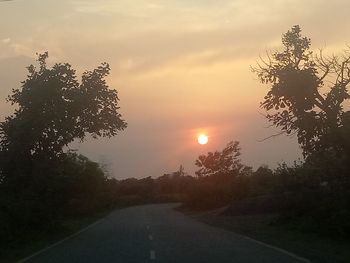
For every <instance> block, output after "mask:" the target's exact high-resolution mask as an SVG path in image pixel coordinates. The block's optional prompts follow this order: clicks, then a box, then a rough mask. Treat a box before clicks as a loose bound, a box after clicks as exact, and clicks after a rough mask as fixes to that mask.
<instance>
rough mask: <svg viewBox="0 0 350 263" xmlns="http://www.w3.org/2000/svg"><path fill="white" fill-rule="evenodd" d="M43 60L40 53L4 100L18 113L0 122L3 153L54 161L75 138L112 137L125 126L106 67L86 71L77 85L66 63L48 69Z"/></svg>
mask: <svg viewBox="0 0 350 263" xmlns="http://www.w3.org/2000/svg"><path fill="white" fill-rule="evenodd" d="M47 58H48V53H47V52H46V53H44V54H40V55H39V56H38V62H39V68H36V67H35V66H33V65H30V66H29V67H28V72H29V74H28V76H27V79H26V80H25V81H23V82H22V86H21V87H20V88H18V89H13V93H12V95H11V96H9V97H8V101H9V102H11V103H12V104H16V105H17V109H16V111H15V113H14V114H13V115H12V116H9V117H7V118H6V119H5V121H4V122H1V123H0V146H1V150H2V152H6V153H7V154H10V155H12V157H13V156H17V157H18V156H22V157H26V158H32V157H39V158H46V159H54V158H56V157H59V155H60V154H62V153H63V149H64V147H65V146H68V145H69V144H70V143H71V142H73V141H74V140H75V139H79V140H81V141H82V140H84V138H85V137H86V136H87V135H88V134H90V135H91V136H92V137H94V138H97V137H101V136H103V137H104V136H107V137H111V136H114V135H116V134H117V132H118V131H121V130H124V129H125V128H126V122H125V121H124V120H123V119H122V118H121V115H120V113H119V112H118V110H119V107H118V100H119V99H118V94H117V91H116V90H114V89H109V87H108V85H107V84H106V80H105V78H106V76H108V75H109V72H110V68H109V65H108V64H107V63H102V65H101V66H99V67H97V68H96V69H94V70H92V71H85V72H84V73H83V75H82V79H81V82H80V83H79V82H78V80H77V77H76V71H75V70H74V69H72V66H71V65H70V64H68V63H63V64H62V63H58V64H55V65H54V66H53V67H52V68H49V67H48V66H47V63H46V60H47Z"/></svg>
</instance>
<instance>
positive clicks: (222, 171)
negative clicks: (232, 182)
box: [195, 141, 243, 177]
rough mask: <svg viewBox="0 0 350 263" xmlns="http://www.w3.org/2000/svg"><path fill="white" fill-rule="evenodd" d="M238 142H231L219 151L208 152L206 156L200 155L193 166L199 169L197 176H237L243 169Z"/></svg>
mask: <svg viewBox="0 0 350 263" xmlns="http://www.w3.org/2000/svg"><path fill="white" fill-rule="evenodd" d="M240 150H241V149H240V147H239V142H237V141H235V142H233V141H231V142H229V143H228V144H227V145H226V147H225V148H224V149H223V150H222V151H221V152H219V151H215V152H208V154H207V155H200V156H199V157H198V159H197V160H196V162H195V164H196V166H198V167H199V168H200V169H199V170H197V171H196V175H197V176H200V177H202V176H214V175H221V176H230V175H232V176H233V175H238V173H239V172H240V171H241V169H242V168H243V165H242V164H241V160H240V159H239V158H238V157H239V156H240V155H241V152H240Z"/></svg>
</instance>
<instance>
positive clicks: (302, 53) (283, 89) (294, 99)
mask: <svg viewBox="0 0 350 263" xmlns="http://www.w3.org/2000/svg"><path fill="white" fill-rule="evenodd" d="M282 43H283V46H284V50H283V51H281V52H275V53H272V54H268V57H267V60H263V59H262V60H261V62H260V63H259V64H258V67H256V68H254V69H253V71H254V72H255V73H256V74H257V75H258V77H259V78H260V80H261V82H262V83H264V84H268V85H270V90H269V91H268V93H267V95H266V96H265V98H264V100H263V101H262V103H261V108H263V109H265V110H266V111H267V115H266V118H267V119H268V120H269V121H270V122H272V124H273V125H275V126H277V127H280V128H281V129H282V132H284V133H286V134H289V135H290V134H296V135H297V137H298V141H299V143H300V144H301V146H302V148H303V152H304V155H305V156H306V157H309V156H311V155H312V154H315V153H317V152H320V151H331V152H334V153H335V154H336V155H337V156H344V154H346V155H347V158H349V157H350V155H349V148H348V146H349V138H348V136H345V133H346V131H349V128H348V127H349V125H350V124H349V121H350V118H349V115H350V112H349V111H346V110H345V102H346V101H347V100H348V99H349V98H350V95H349V92H348V90H347V86H348V84H349V83H350V51H347V52H345V53H344V54H342V56H339V57H337V56H331V57H325V56H324V55H323V53H322V50H321V51H320V52H319V53H318V54H317V55H314V54H313V52H312V51H310V45H311V40H310V39H309V38H307V37H303V36H302V35H301V29H300V27H299V26H298V25H296V26H293V27H292V29H291V30H289V31H288V32H287V33H285V34H284V35H283V36H282Z"/></svg>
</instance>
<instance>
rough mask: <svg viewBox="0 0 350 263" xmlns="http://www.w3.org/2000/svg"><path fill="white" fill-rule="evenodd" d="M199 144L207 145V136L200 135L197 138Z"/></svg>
mask: <svg viewBox="0 0 350 263" xmlns="http://www.w3.org/2000/svg"><path fill="white" fill-rule="evenodd" d="M197 140H198V143H199V144H202V145H204V144H207V143H208V136H207V135H205V134H200V135H199V136H198V138H197Z"/></svg>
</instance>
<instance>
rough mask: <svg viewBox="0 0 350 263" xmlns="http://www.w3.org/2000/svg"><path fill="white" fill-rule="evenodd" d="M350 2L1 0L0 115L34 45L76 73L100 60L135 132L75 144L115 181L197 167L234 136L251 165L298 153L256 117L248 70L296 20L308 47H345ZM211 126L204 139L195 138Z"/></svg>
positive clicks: (256, 97)
mask: <svg viewBox="0 0 350 263" xmlns="http://www.w3.org/2000/svg"><path fill="white" fill-rule="evenodd" d="M349 10H350V1H347V0H344V1H341V0H338V1H323V0H304V1H301V0H300V1H298V0H292V1H289V0H286V1H282V0H280V1H278V0H265V1H261V0H254V1H248V0H245V1H244V0H235V1H232V0H231V1H229V0H215V1H214V0H212V1H209V0H202V1H199V0H198V1H195V0H167V1H165V0H164V1H157V0H153V1H151V0H150V1H146V0H59V1H58V0H45V1H43V0H13V1H5V2H2V1H0V25H1V27H0V48H1V49H0V50H1V52H0V99H1V100H0V110H1V119H3V118H4V117H5V116H6V115H8V114H10V113H11V112H12V110H13V109H12V108H11V107H10V105H8V104H7V103H6V102H5V97H6V96H7V95H8V94H9V93H10V91H11V89H12V88H15V87H18V86H19V82H20V81H21V80H24V79H25V76H26V70H25V67H26V66H28V65H29V64H31V63H33V62H34V60H35V53H36V52H43V51H49V54H50V60H49V61H50V63H54V62H69V63H71V64H72V65H73V66H74V68H76V69H78V71H79V72H80V73H81V72H82V71H84V70H85V69H93V68H94V67H97V66H98V65H99V64H100V63H101V62H104V61H106V62H109V63H110V65H111V68H112V72H111V76H110V78H109V79H108V82H109V84H110V86H111V87H112V88H115V89H117V90H118V92H119V96H120V99H121V101H120V106H121V113H122V114H123V116H124V118H125V119H126V120H127V122H128V124H129V126H128V128H127V129H126V130H125V131H124V132H122V133H120V134H119V135H118V136H117V137H115V138H112V139H108V140H107V139H100V140H88V141H87V142H85V143H83V144H81V145H79V144H77V145H74V146H73V147H75V148H77V149H79V151H80V152H81V153H83V154H85V155H87V156H88V157H90V158H92V159H93V160H95V161H102V162H104V163H107V164H109V167H110V170H111V172H112V174H113V175H114V176H115V177H116V178H125V177H131V176H133V177H144V176H159V175H162V174H163V173H166V172H171V171H175V170H177V168H178V167H179V165H180V164H183V165H184V166H185V169H186V170H187V171H188V172H190V173H192V172H193V171H194V169H195V166H194V161H195V159H196V157H197V156H198V155H199V154H201V153H206V152H207V151H212V150H216V149H222V148H223V147H224V146H225V145H226V143H227V142H229V141H230V140H239V141H240V142H241V147H242V160H243V161H244V163H246V164H248V165H251V166H254V167H255V168H256V167H257V166H258V165H260V164H269V165H270V166H272V167H274V166H276V164H277V163H278V162H282V161H287V162H292V161H293V160H295V159H297V158H298V157H300V149H299V147H298V145H297V144H296V142H295V141H296V140H295V138H286V137H284V136H280V137H278V138H275V139H271V140H268V141H264V142H258V140H260V139H263V138H265V137H266V136H269V135H271V134H273V133H275V132H276V130H273V129H271V128H270V129H268V128H266V126H267V125H268V123H267V122H266V121H265V120H264V118H263V117H262V116H261V114H260V113H259V112H261V110H260V109H259V101H261V100H262V98H263V96H264V94H265V93H266V91H267V87H265V86H263V85H261V84H260V83H259V81H258V79H257V77H256V76H254V74H253V73H251V71H250V66H251V65H254V64H255V63H256V61H257V60H258V58H259V55H262V56H264V52H265V50H267V49H268V50H271V49H278V48H279V47H280V39H281V35H282V33H284V32H286V31H287V30H288V29H290V28H291V27H292V26H293V25H295V24H299V25H300V26H301V27H302V29H303V33H304V34H305V35H307V36H309V37H311V39H312V46H313V48H315V49H317V48H326V49H325V51H326V52H340V51H342V50H343V49H345V48H346V45H347V44H350V32H349V28H350V16H349ZM200 131H205V132H207V133H208V135H209V143H208V144H207V145H206V146H200V145H198V143H197V142H196V135H197V134H198V133H199V132H200Z"/></svg>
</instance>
